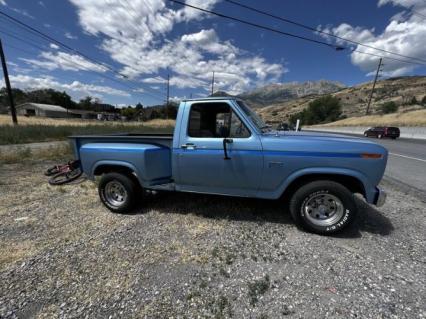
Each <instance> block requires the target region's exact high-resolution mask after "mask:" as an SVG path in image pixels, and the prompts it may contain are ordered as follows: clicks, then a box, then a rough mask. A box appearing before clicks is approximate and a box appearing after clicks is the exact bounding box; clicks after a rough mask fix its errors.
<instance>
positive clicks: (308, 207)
mask: <svg viewBox="0 0 426 319" xmlns="http://www.w3.org/2000/svg"><path fill="white" fill-rule="evenodd" d="M302 210H303V212H304V215H305V217H306V218H307V219H308V220H309V221H310V222H311V223H312V224H314V225H317V226H331V225H334V224H335V223H337V222H338V221H339V220H340V219H341V218H342V217H343V215H344V207H343V203H342V201H341V200H340V199H339V198H337V197H336V196H334V195H332V194H329V193H326V192H323V193H318V194H316V195H315V196H313V197H311V198H310V199H309V200H307V201H306V202H305V203H304V204H303V207H302Z"/></svg>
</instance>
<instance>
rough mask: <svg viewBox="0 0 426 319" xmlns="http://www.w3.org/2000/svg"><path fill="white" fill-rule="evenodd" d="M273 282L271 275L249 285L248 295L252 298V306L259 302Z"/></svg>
mask: <svg viewBox="0 0 426 319" xmlns="http://www.w3.org/2000/svg"><path fill="white" fill-rule="evenodd" d="M270 284H271V282H270V279H269V275H265V277H263V278H262V279H259V280H256V281H254V282H251V283H249V284H248V289H249V291H248V295H249V298H250V304H251V305H252V306H255V305H256V303H257V302H258V301H259V296H261V295H263V294H265V293H266V292H267V291H268V289H269V286H270Z"/></svg>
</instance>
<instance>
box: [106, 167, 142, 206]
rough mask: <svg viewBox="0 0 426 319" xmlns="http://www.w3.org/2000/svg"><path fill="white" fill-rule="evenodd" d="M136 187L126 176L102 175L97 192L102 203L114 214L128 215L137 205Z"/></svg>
mask: <svg viewBox="0 0 426 319" xmlns="http://www.w3.org/2000/svg"><path fill="white" fill-rule="evenodd" d="M138 189H139V187H138V185H137V184H136V182H135V181H134V180H133V179H131V178H129V177H128V176H126V175H124V174H120V173H107V174H104V175H103V176H102V178H101V180H100V182H99V186H98V191H99V197H100V199H101V201H102V203H103V204H104V205H105V206H106V207H107V208H108V209H109V210H110V211H112V212H114V213H119V214H123V213H130V212H131V211H132V210H133V209H134V208H135V207H136V204H137V196H138Z"/></svg>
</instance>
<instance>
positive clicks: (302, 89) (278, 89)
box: [238, 80, 345, 108]
mask: <svg viewBox="0 0 426 319" xmlns="http://www.w3.org/2000/svg"><path fill="white" fill-rule="evenodd" d="M344 88H345V86H344V85H343V84H341V83H339V82H334V81H326V80H319V81H307V82H303V83H299V82H289V83H274V84H268V85H265V86H262V87H259V88H256V89H254V90H252V91H248V92H244V93H242V94H240V95H238V97H239V98H241V99H243V100H245V101H246V102H247V103H249V104H250V106H252V107H253V108H261V107H265V106H269V105H272V104H277V103H285V102H287V101H291V100H294V99H298V98H301V97H305V96H310V95H321V94H328V93H334V92H338V91H340V90H342V89H344Z"/></svg>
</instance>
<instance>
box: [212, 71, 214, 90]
mask: <svg viewBox="0 0 426 319" xmlns="http://www.w3.org/2000/svg"><path fill="white" fill-rule="evenodd" d="M213 92H214V71H213V76H212V95H213Z"/></svg>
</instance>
